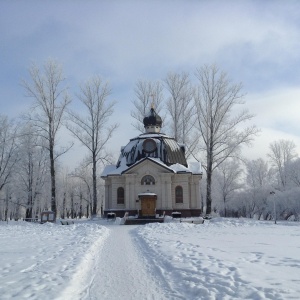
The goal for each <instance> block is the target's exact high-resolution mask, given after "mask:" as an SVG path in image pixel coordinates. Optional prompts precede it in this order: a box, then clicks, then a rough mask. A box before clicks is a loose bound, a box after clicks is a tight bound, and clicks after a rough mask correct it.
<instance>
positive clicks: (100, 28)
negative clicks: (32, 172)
mask: <svg viewBox="0 0 300 300" xmlns="http://www.w3.org/2000/svg"><path fill="white" fill-rule="evenodd" d="M299 49H300V1H293V0H289V1H283V0H282V1H276V0H274V1H268V0H264V1H243V0H242V1H237V0H236V1H221V0H220V1H183V0H182V1H179V0H177V1H176V0H173V1H146V0H144V1H126V0H123V1H113V0H112V1H79V0H77V1H76V0H75V1H66V0H60V1H55V0H52V1H45V0H43V1H30V0H29V1H28V0H27V1H14V0H10V1H8V0H7V1H6V0H0V104H1V113H2V114H5V115H9V116H11V117H17V116H18V115H19V114H20V113H21V112H23V111H24V110H26V109H28V108H29V106H30V103H31V101H32V100H31V99H29V98H26V97H24V90H23V88H22V87H21V86H20V81H21V79H22V78H25V79H26V78H28V72H27V69H28V67H29V66H30V63H31V62H32V61H35V62H37V63H38V64H40V65H41V64H43V63H44V62H45V61H46V60H47V59H48V58H54V59H56V60H57V61H58V62H59V63H61V64H62V66H63V69H64V74H65V76H66V78H67V81H66V83H67V84H68V86H69V87H70V94H71V95H72V96H73V98H74V104H73V105H76V98H75V96H74V95H75V93H76V92H77V91H78V85H79V84H80V83H81V82H83V81H85V80H87V79H88V78H89V77H91V76H92V75H94V74H99V75H101V76H102V77H103V78H105V79H107V80H108V81H109V82H110V84H111V87H112V90H113V94H112V98H113V99H115V100H116V101H117V105H116V110H115V115H114V118H115V119H116V120H117V121H118V122H119V123H120V127H119V129H118V131H117V133H116V134H115V136H114V138H113V140H112V143H111V147H112V148H116V149H117V151H118V150H119V149H120V147H121V146H122V145H125V144H126V143H127V141H128V140H129V138H131V137H133V136H135V135H136V134H137V133H136V132H135V131H134V130H133V128H132V127H131V126H130V123H131V121H132V120H131V117H130V110H131V109H132V108H133V107H132V104H131V101H132V100H133V98H134V91H133V90H134V85H135V82H136V81H137V80H139V79H145V80H157V79H163V78H164V77H165V76H166V74H167V73H168V72H170V71H178V72H181V71H186V72H190V74H191V75H192V76H193V74H194V72H195V70H196V68H199V67H201V66H202V65H203V64H212V63H215V64H217V65H218V66H219V67H220V68H221V69H222V70H224V71H225V72H227V73H228V75H229V77H230V78H231V79H232V81H233V82H236V83H238V82H242V83H243V91H244V92H245V93H246V97H245V101H246V104H245V106H246V107H247V108H249V109H250V111H251V112H252V113H254V114H255V115H256V117H255V118H254V119H253V123H255V124H256V125H257V126H258V127H260V128H261V130H262V132H261V134H260V136H259V137H258V138H257V139H256V142H255V143H254V146H253V147H252V148H250V149H247V150H245V154H246V155H247V156H249V158H257V157H265V154H266V153H267V152H268V145H269V143H270V142H272V141H274V140H277V139H279V138H285V139H292V140H294V141H295V143H296V144H297V146H299V148H298V149H299V153H300V122H299V116H300V84H299V83H300V51H299ZM81 150H82V149H81ZM81 150H80V151H81ZM76 151H77V150H75V149H74V150H73V152H72V153H73V154H72V153H71V154H70V155H69V157H70V159H71V157H72V156H73V160H72V163H73V162H75V163H77V161H76V160H77V159H78V156H77V154H76V153H78V152H76Z"/></svg>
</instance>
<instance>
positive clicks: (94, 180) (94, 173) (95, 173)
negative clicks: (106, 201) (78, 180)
mask: <svg viewBox="0 0 300 300" xmlns="http://www.w3.org/2000/svg"><path fill="white" fill-rule="evenodd" d="M92 215H93V216H96V215H97V163H96V156H95V155H94V154H93V210H92Z"/></svg>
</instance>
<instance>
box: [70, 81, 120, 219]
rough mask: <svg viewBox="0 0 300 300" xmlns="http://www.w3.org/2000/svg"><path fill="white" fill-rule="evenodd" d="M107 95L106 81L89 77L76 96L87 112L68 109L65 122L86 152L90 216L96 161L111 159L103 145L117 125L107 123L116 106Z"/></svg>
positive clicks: (108, 91) (96, 201)
mask: <svg viewBox="0 0 300 300" xmlns="http://www.w3.org/2000/svg"><path fill="white" fill-rule="evenodd" d="M110 94H111V89H110V87H109V85H108V83H107V82H104V81H103V79H101V78H100V77H98V76H95V77H93V78H91V79H90V80H89V81H87V82H86V83H85V84H84V85H82V86H81V92H80V94H79V95H78V99H79V100H80V102H81V103H82V104H83V106H84V109H85V110H86V114H85V115H83V114H78V113H76V112H74V111H69V120H70V122H69V123H68V124H67V128H68V129H69V130H70V131H71V132H72V134H73V135H74V136H75V137H76V138H77V139H78V140H79V141H80V142H81V143H82V144H83V145H84V146H85V147H86V149H87V150H88V152H89V154H88V157H87V163H88V164H91V165H92V181H93V192H92V195H93V208H92V214H93V215H96V214H97V211H98V207H97V206H98V196H97V181H98V176H97V174H98V173H97V165H98V164H99V162H102V163H107V162H110V160H111V155H110V154H109V153H108V152H107V149H106V146H107V143H108V141H109V140H110V138H111V137H112V134H113V132H114V131H115V130H116V128H117V127H118V125H117V124H115V123H114V124H110V123H109V121H110V117H111V115H112V114H113V112H114V105H115V102H114V101H111V100H110V99H109V96H110Z"/></svg>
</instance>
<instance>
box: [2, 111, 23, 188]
mask: <svg viewBox="0 0 300 300" xmlns="http://www.w3.org/2000/svg"><path fill="white" fill-rule="evenodd" d="M17 129H18V128H17V126H16V125H15V124H14V123H13V121H10V120H9V119H8V117H6V116H2V115H0V191H1V190H2V189H3V187H4V186H5V185H6V184H8V183H9V179H10V178H11V176H12V173H13V169H14V167H15V165H16V163H17V161H18V159H19V155H18V146H17Z"/></svg>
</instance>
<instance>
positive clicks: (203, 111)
mask: <svg viewBox="0 0 300 300" xmlns="http://www.w3.org/2000/svg"><path fill="white" fill-rule="evenodd" d="M135 94H136V97H135V99H134V100H133V105H134V109H133V110H132V112H131V115H132V117H133V118H134V119H135V123H134V124H133V126H134V127H135V128H136V129H138V130H140V131H142V132H143V126H142V120H143V116H144V115H145V113H146V112H147V111H148V108H149V105H150V102H151V101H152V102H153V104H154V105H155V107H156V111H157V112H158V113H160V114H161V115H162V116H164V121H165V122H164V128H163V129H164V130H165V131H166V133H168V134H170V135H171V136H174V137H175V139H176V140H177V141H178V142H179V143H182V144H185V146H186V149H187V152H186V154H187V157H188V158H194V159H196V160H197V161H200V162H201V163H202V166H203V168H204V169H205V173H206V177H205V178H206V186H205V187H206V193H205V198H206V201H205V204H204V206H205V211H206V214H208V215H209V214H211V212H212V179H213V174H214V172H215V170H216V169H217V168H218V167H220V166H221V165H222V164H223V163H224V162H226V161H227V160H228V159H230V158H240V157H241V146H243V145H249V144H250V143H251V141H252V140H253V138H254V137H255V135H256V134H257V133H258V132H259V130H258V129H257V128H256V127H255V126H254V125H250V126H247V125H246V124H247V122H248V121H250V120H251V119H252V118H253V115H251V114H250V113H249V112H248V111H247V110H245V109H243V108H241V109H240V110H239V106H241V105H242V104H244V100H243V98H244V95H243V93H242V85H241V84H234V83H232V82H231V81H230V80H229V78H228V75H227V74H226V73H224V72H222V71H220V70H219V68H218V67H216V66H215V65H211V66H204V67H202V68H199V69H197V70H196V72H195V76H194V77H193V80H192V79H191V77H190V75H189V74H187V73H169V74H168V75H167V76H166V78H165V79H164V80H161V81H157V82H155V83H153V82H147V81H139V82H138V83H137V85H136V88H135ZM162 99H164V101H162ZM163 103H165V105H163Z"/></svg>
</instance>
